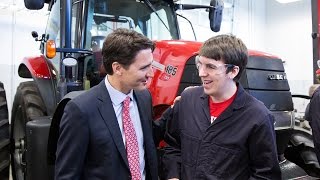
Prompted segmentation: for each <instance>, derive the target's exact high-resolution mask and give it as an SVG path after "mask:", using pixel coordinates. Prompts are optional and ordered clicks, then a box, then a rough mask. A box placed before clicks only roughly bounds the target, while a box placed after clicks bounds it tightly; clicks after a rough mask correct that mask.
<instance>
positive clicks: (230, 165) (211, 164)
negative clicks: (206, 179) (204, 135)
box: [199, 143, 241, 178]
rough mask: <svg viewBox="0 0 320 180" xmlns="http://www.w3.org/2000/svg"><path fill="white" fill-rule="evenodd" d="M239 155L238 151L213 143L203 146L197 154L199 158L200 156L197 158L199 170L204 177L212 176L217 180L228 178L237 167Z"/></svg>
mask: <svg viewBox="0 0 320 180" xmlns="http://www.w3.org/2000/svg"><path fill="white" fill-rule="evenodd" d="M239 154H240V152H239V151H238V150H235V149H231V148H227V147H223V146H220V145H217V144H215V143H208V144H206V145H205V144H204V146H201V148H200V152H199V156H201V157H199V166H200V169H202V170H203V171H204V174H206V175H213V176H214V177H218V178H221V177H224V178H226V177H229V175H230V174H232V173H234V172H235V170H236V169H237V167H238V166H239ZM201 166H202V167H201ZM238 168H241V167H238Z"/></svg>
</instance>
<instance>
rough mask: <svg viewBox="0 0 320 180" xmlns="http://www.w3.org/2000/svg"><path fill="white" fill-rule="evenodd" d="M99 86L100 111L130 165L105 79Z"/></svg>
mask: <svg viewBox="0 0 320 180" xmlns="http://www.w3.org/2000/svg"><path fill="white" fill-rule="evenodd" d="M98 86H99V89H100V92H99V95H98V99H99V100H100V101H101V104H100V105H99V112H100V114H101V116H102V118H103V120H104V121H105V123H106V125H107V127H108V129H109V131H110V134H111V136H112V138H113V141H114V143H115V144H116V146H117V149H118V150H119V152H120V154H121V157H122V159H123V160H124V162H125V163H126V165H127V166H128V167H129V163H128V159H127V155H126V149H125V147H124V144H123V139H122V135H121V132H120V128H119V124H118V120H117V117H116V115H115V112H114V109H113V106H112V101H111V99H110V95H109V92H108V90H107V88H106V86H105V84H104V80H102V81H101V83H100V84H99V85H98Z"/></svg>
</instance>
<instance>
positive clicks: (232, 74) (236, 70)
mask: <svg viewBox="0 0 320 180" xmlns="http://www.w3.org/2000/svg"><path fill="white" fill-rule="evenodd" d="M239 71H240V69H239V66H234V67H233V68H232V69H231V71H230V72H229V78H230V79H234V78H235V77H236V76H237V75H238V74H239Z"/></svg>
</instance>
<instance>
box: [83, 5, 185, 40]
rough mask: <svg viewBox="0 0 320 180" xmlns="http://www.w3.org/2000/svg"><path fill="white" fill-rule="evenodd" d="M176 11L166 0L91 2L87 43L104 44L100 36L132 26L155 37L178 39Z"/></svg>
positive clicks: (131, 27)
mask: <svg viewBox="0 0 320 180" xmlns="http://www.w3.org/2000/svg"><path fill="white" fill-rule="evenodd" d="M171 2H172V1H171ZM174 13H175V12H174V9H173V6H172V4H169V3H168V2H166V1H164V0H96V1H90V5H89V11H88V20H87V30H89V31H90V34H87V36H88V38H87V41H86V42H87V43H88V42H92V41H95V43H97V44H98V45H101V42H99V40H98V39H99V38H98V37H101V38H102V37H105V36H107V35H108V34H109V33H111V32H112V31H113V30H115V29H117V28H128V29H133V30H135V31H137V32H140V33H142V34H144V35H145V36H147V37H149V38H150V39H152V40H163V39H165V40H170V39H178V36H179V34H178V29H177V20H176V18H175V17H176V16H175V14H174ZM87 32H88V31H87ZM90 38H92V39H90ZM102 39H103V38H102Z"/></svg>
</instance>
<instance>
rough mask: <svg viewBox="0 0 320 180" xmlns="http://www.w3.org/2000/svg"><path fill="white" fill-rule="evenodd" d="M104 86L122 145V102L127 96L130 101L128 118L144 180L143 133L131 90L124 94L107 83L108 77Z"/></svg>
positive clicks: (124, 140) (123, 137)
mask: <svg viewBox="0 0 320 180" xmlns="http://www.w3.org/2000/svg"><path fill="white" fill-rule="evenodd" d="M105 84H106V87H107V90H108V92H109V94H110V98H111V101H112V105H113V109H114V112H115V114H116V117H117V120H118V124H119V128H120V131H121V135H122V139H123V143H124V145H125V144H126V138H125V135H124V132H123V125H122V102H123V101H124V99H125V98H126V97H127V96H129V97H130V99H131V101H130V105H129V111H130V117H131V120H132V123H133V126H134V130H135V131H136V135H137V139H138V146H139V163H140V173H141V177H142V179H143V180H145V177H146V176H145V175H146V172H145V160H144V146H143V132H142V127H141V121H140V115H139V110H138V105H137V101H136V99H135V98H134V97H133V90H131V91H130V93H129V94H124V93H122V92H120V91H118V90H117V89H115V88H114V87H112V85H111V84H110V83H109V81H108V76H106V78H105Z"/></svg>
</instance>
